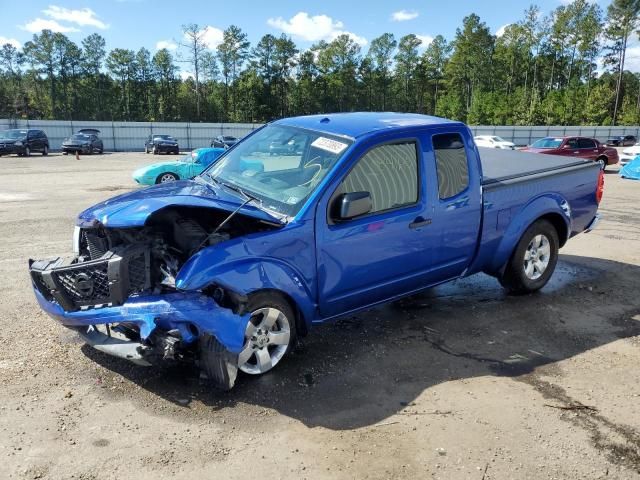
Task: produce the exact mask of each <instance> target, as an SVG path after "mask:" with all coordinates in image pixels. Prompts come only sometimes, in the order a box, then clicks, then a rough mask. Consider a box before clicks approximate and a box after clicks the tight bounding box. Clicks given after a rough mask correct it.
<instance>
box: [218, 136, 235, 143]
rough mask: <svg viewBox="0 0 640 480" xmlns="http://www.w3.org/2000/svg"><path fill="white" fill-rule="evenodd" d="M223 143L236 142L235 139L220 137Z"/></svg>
mask: <svg viewBox="0 0 640 480" xmlns="http://www.w3.org/2000/svg"><path fill="white" fill-rule="evenodd" d="M222 139H223V140H224V141H225V142H235V141H236V140H237V138H236V137H222Z"/></svg>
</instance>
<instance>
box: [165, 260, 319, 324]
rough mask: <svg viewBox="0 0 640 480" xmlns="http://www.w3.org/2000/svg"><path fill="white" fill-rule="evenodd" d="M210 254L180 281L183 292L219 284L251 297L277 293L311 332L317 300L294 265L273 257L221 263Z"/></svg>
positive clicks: (195, 262)
mask: <svg viewBox="0 0 640 480" xmlns="http://www.w3.org/2000/svg"><path fill="white" fill-rule="evenodd" d="M206 253H209V252H207V251H206V250H203V251H201V252H199V254H196V255H194V256H193V257H192V258H191V259H190V260H189V261H188V262H187V263H186V264H185V265H184V266H183V267H182V269H181V270H180V272H179V273H178V276H177V277H176V287H177V288H178V289H180V290H187V291H189V290H201V289H203V288H205V287H207V286H209V285H212V284H217V285H220V286H222V287H223V288H228V289H229V290H231V291H233V292H236V293H239V294H241V295H249V294H251V293H254V292H257V291H260V290H277V291H279V292H282V293H283V294H284V295H285V296H287V297H289V298H291V300H293V302H294V305H293V307H295V308H297V309H298V310H299V312H300V314H301V316H302V321H303V322H304V323H305V325H306V327H307V329H309V328H310V327H311V322H312V320H314V319H315V317H316V310H317V308H316V303H315V298H314V296H313V295H312V294H311V292H310V291H309V288H308V287H307V285H306V284H305V282H304V280H303V277H302V275H300V273H298V272H297V271H296V270H295V269H294V268H293V267H292V266H291V265H289V264H287V263H285V262H282V261H280V260H278V259H275V258H273V257H270V258H261V259H257V258H240V259H237V260H234V261H231V262H220V261H216V259H215V258H214V257H215V256H216V255H215V252H213V251H212V252H210V253H211V254H212V255H207V254H206Z"/></svg>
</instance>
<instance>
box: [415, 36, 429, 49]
mask: <svg viewBox="0 0 640 480" xmlns="http://www.w3.org/2000/svg"><path fill="white" fill-rule="evenodd" d="M416 37H418V40H420V41H421V42H422V43H421V44H420V46H419V47H418V48H427V47H428V46H429V44H430V43H431V42H433V37H432V36H431V35H416Z"/></svg>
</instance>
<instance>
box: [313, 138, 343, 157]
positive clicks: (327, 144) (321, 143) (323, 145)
mask: <svg viewBox="0 0 640 480" xmlns="http://www.w3.org/2000/svg"><path fill="white" fill-rule="evenodd" d="M311 146H312V147H316V148H320V149H322V150H326V151H327V152H331V153H335V154H338V153H340V152H341V151H343V150H344V149H345V148H347V144H346V143H342V142H338V141H336V140H331V139H330V138H326V137H318V138H316V139H315V140H314V141H313V143H312V144H311Z"/></svg>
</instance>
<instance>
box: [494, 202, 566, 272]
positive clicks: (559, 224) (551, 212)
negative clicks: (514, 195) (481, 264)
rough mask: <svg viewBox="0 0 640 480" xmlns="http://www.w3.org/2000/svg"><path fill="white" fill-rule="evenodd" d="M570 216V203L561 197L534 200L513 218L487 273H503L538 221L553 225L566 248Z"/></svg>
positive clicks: (561, 244) (560, 244) (561, 243)
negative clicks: (526, 234)
mask: <svg viewBox="0 0 640 480" xmlns="http://www.w3.org/2000/svg"><path fill="white" fill-rule="evenodd" d="M570 216H571V208H570V207H569V203H568V202H567V201H566V200H565V199H564V198H563V197H562V196H560V195H557V194H548V195H543V196H540V197H537V198H535V199H533V200H532V201H531V202H529V203H528V204H527V205H526V206H525V207H523V208H522V209H521V210H520V211H519V212H518V213H516V214H515V215H514V216H513V218H512V220H511V223H510V224H509V226H508V227H507V229H506V230H505V232H504V234H503V236H502V240H501V241H500V243H499V245H498V248H496V250H495V253H494V255H493V258H492V261H491V262H490V264H489V268H488V269H487V272H488V273H496V272H498V273H502V272H503V270H504V267H505V266H506V264H507V262H508V261H509V259H510V258H511V256H512V255H513V252H514V250H515V248H516V246H517V245H518V242H519V241H520V238H522V235H523V234H524V232H526V231H527V229H528V228H529V227H530V226H531V225H533V224H534V223H535V222H537V221H538V220H541V219H542V220H547V221H548V222H549V223H551V224H552V225H553V227H554V228H555V229H556V232H557V233H558V240H559V246H560V247H562V246H564V245H565V243H566V242H567V240H568V238H569V232H570V228H571V227H570Z"/></svg>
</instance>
